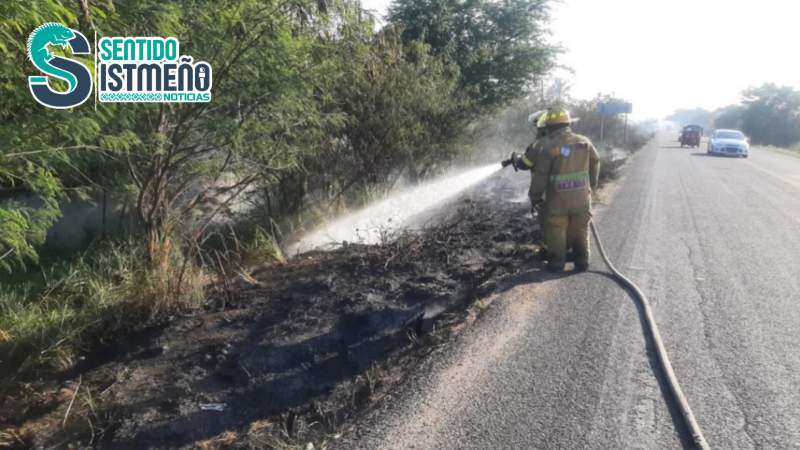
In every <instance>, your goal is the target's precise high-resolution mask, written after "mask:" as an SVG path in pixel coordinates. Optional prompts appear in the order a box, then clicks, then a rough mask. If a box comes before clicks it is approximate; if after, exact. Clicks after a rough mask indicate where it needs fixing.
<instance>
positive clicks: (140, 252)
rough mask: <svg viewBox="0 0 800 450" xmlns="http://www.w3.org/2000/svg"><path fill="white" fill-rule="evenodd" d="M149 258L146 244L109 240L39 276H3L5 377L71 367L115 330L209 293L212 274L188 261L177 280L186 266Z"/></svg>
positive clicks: (0, 343) (0, 318) (0, 330)
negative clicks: (15, 372)
mask: <svg viewBox="0 0 800 450" xmlns="http://www.w3.org/2000/svg"><path fill="white" fill-rule="evenodd" d="M147 261H148V260H147V258H146V254H145V251H144V248H143V247H142V246H140V245H135V244H134V243H132V242H123V243H107V244H105V245H104V246H103V247H102V248H94V249H90V251H88V252H87V253H86V254H84V255H80V256H78V257H76V258H74V259H71V260H69V261H62V262H59V263H54V264H53V265H51V266H50V267H48V268H47V269H43V270H41V272H40V273H38V274H29V275H28V276H26V277H17V279H16V280H14V279H6V280H5V281H3V282H2V285H1V286H0V360H1V361H2V364H0V367H3V368H4V369H3V372H6V373H4V374H3V375H7V374H8V373H9V372H11V371H12V370H14V369H16V370H18V371H25V370H29V369H46V370H56V371H59V370H66V369H68V368H70V367H72V366H74V364H75V363H76V361H77V358H78V356H79V355H80V354H81V353H82V352H84V351H87V350H89V349H91V348H92V347H93V346H95V345H97V344H102V343H105V342H106V341H108V340H109V339H110V338H111V337H113V336H114V335H115V334H116V333H119V332H122V331H129V330H133V329H136V328H138V327H141V326H142V325H145V324H147V323H150V322H151V321H152V320H153V319H154V318H157V316H158V315H160V314H163V313H164V312H166V311H174V310H176V309H180V308H185V307H187V306H190V305H193V304H196V303H197V302H198V301H199V300H201V299H202V298H203V296H204V286H205V285H206V283H207V279H206V277H205V275H204V274H203V273H202V271H201V270H200V269H199V268H197V267H195V266H193V265H189V266H188V269H187V270H186V274H185V276H184V277H183V280H182V283H180V285H177V282H176V280H177V279H178V278H179V277H178V274H177V273H176V272H177V270H178V269H179V268H180V267H182V265H181V264H169V265H167V266H161V267H153V265H152V264H148V262H147ZM174 262H177V261H174ZM7 371H8V372H7Z"/></svg>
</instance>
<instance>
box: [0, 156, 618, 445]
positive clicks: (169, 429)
mask: <svg viewBox="0 0 800 450" xmlns="http://www.w3.org/2000/svg"><path fill="white" fill-rule="evenodd" d="M613 173H614V171H608V172H607V174H609V175H613ZM506 175H507V174H506ZM526 183H527V179H526V177H524V176H520V175H517V176H516V177H512V176H502V175H501V176H497V177H495V178H493V179H492V180H490V181H489V182H487V183H484V184H483V185H481V186H480V187H478V188H475V189H472V190H471V191H470V192H468V193H466V194H465V195H463V196H462V197H461V198H460V199H459V200H458V201H456V202H454V203H453V204H452V205H451V207H449V208H445V209H444V211H445V212H444V213H439V215H438V216H436V217H429V218H427V219H428V220H430V221H431V223H436V225H433V226H429V227H425V228H423V229H422V230H421V231H416V232H404V233H403V234H400V235H395V236H390V237H388V236H387V240H386V243H383V244H381V245H372V246H365V245H359V244H349V245H345V246H343V247H341V248H339V249H337V250H334V251H330V252H312V253H307V254H303V255H299V256H298V257H295V258H294V259H292V260H290V261H289V262H288V263H287V264H285V265H281V266H262V267H257V268H254V269H253V270H252V271H251V272H250V273H248V274H239V276H237V277H236V280H235V281H234V282H231V283H225V284H218V285H215V286H212V287H211V288H210V289H209V298H208V300H207V302H206V304H205V308H204V309H203V310H202V311H197V312H196V313H194V314H191V315H185V316H180V317H174V318H173V319H172V320H171V321H170V322H169V323H167V324H166V325H163V326H160V327H157V328H154V329H150V330H148V331H145V332H142V333H139V334H136V335H131V336H121V337H120V338H119V340H118V342H117V344H115V345H113V346H112V347H110V348H106V349H104V350H103V351H102V352H100V353H95V354H90V355H86V359H85V360H84V361H83V363H82V364H81V365H80V366H79V367H78V368H77V369H76V370H74V371H71V372H69V373H63V374H60V375H59V376H56V377H44V378H39V379H36V378H31V377H28V378H27V379H25V378H20V379H19V380H16V381H15V382H14V389H13V390H11V391H7V392H10V395H7V396H6V397H5V398H4V399H3V400H2V405H1V408H0V411H2V412H1V413H0V424H1V425H0V426H1V427H2V428H0V429H2V430H3V431H2V433H3V434H2V435H0V437H2V442H3V443H5V444H6V445H9V446H12V447H19V448H26V447H35V448H36V447H38V448H44V447H48V448H49V447H81V448H84V447H92V446H96V447H107V448H108V447H113V448H144V447H159V448H164V447H167V448H182V447H183V448H186V447H200V448H222V447H226V448H228V447H236V448H265V447H266V448H295V447H301V448H306V447H307V446H308V445H309V443H313V445H315V446H316V448H319V447H323V448H324V447H325V445H326V442H330V441H331V440H334V439H336V437H337V433H338V432H339V430H341V429H342V427H343V426H344V425H346V424H348V423H350V422H352V421H353V420H354V419H355V418H357V416H358V415H359V414H360V413H361V412H363V411H364V410H365V409H368V408H370V406H371V405H373V404H376V403H377V402H380V400H381V398H382V397H383V395H384V394H385V393H386V392H387V391H388V390H389V389H391V388H392V387H393V386H396V385H397V384H398V383H399V382H401V381H402V380H403V378H404V377H405V375H407V374H409V373H411V372H412V371H413V370H414V368H415V367H417V365H418V364H419V361H420V359H422V358H426V357H432V355H433V356H434V357H435V354H436V352H437V351H444V348H446V343H447V341H448V339H449V338H450V337H451V336H452V335H453V334H456V333H458V332H459V331H460V330H461V329H462V328H463V326H464V325H465V324H467V323H469V322H470V321H471V320H473V319H474V318H475V317H476V316H477V315H478V314H479V312H480V310H481V309H482V307H483V306H485V305H483V304H482V303H481V302H480V301H479V300H480V299H481V298H484V297H486V296H487V295H488V294H489V293H490V292H492V291H493V290H494V289H495V287H496V285H497V283H498V282H500V281H501V280H502V279H504V278H506V277H508V276H510V275H513V274H515V273H517V272H519V271H522V270H530V269H531V268H532V267H538V266H539V264H540V263H539V262H538V260H536V258H535V257H534V252H535V246H532V245H530V242H531V234H532V232H533V222H532V219H531V216H530V214H529V209H528V208H529V206H528V203H527V199H526V198H525V197H524V189H525V185H526ZM214 409H219V410H214ZM309 448H310V447H309Z"/></svg>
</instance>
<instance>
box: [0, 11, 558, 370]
mask: <svg viewBox="0 0 800 450" xmlns="http://www.w3.org/2000/svg"><path fill="white" fill-rule="evenodd" d="M548 5H549V0H502V1H500V2H490V1H488V0H468V1H455V0H447V1H442V2H440V3H431V2H419V3H418V4H415V2H411V1H407V0H399V1H398V3H397V4H396V5H395V7H394V8H393V19H392V22H391V23H389V24H388V25H387V26H386V27H384V28H383V29H381V30H379V31H376V30H375V23H374V22H373V21H372V20H371V19H370V18H369V17H367V16H366V15H365V14H364V12H363V11H362V9H361V7H360V4H359V2H357V1H354V0H333V1H329V2H326V1H314V0H296V1H292V2H285V1H282V0H174V1H161V0H141V1H136V2H130V1H111V0H109V1H69V2H67V1H58V0H32V1H30V2H2V3H0V16H2V17H3V21H2V22H0V56H2V60H0V93H1V94H2V98H3V102H2V104H0V269H5V270H6V271H8V270H14V269H19V268H21V267H24V265H25V264H28V265H30V263H31V262H36V261H37V248H38V246H39V245H40V244H42V243H43V242H44V241H45V238H46V236H47V231H48V229H49V228H50V227H51V226H52V225H53V223H54V222H55V221H56V220H57V219H58V217H59V214H60V213H59V205H60V204H61V203H62V202H63V201H65V200H67V199H71V198H74V197H80V198H89V197H96V196H99V195H102V196H103V198H105V197H106V195H107V194H113V195H114V197H115V198H117V199H121V200H122V201H123V203H125V204H126V205H131V206H132V210H133V212H134V214H135V216H136V217H135V222H136V224H135V226H133V227H132V229H126V230H124V233H125V234H126V235H125V236H122V237H123V238H125V239H126V241H125V242H127V244H126V245H124V246H120V247H116V248H115V250H113V251H112V252H111V253H112V254H113V255H114V256H113V258H111V257H109V258H111V259H106V260H103V256H102V255H100V254H98V255H96V257H93V256H91V255H90V256H87V257H86V259H85V261H84V262H81V263H75V264H73V265H72V266H70V267H72V269H70V270H69V271H66V272H64V273H61V274H59V275H56V274H53V276H54V277H55V279H53V278H52V277H51V278H49V279H47V280H39V281H38V283H33V284H37V285H42V284H44V285H45V286H47V290H46V292H45V293H42V292H41V291H40V290H38V289H29V290H24V292H21V291H15V292H16V294H14V295H12V294H10V292H12V290H11V289H6V290H5V291H6V292H9V294H8V295H7V296H5V297H0V341H7V342H10V344H9V345H11V347H14V346H16V345H17V344H18V343H21V342H24V343H25V344H24V345H26V346H27V347H26V348H33V349H39V350H42V349H43V348H44V347H47V346H51V345H52V344H53V343H54V342H66V343H70V342H73V343H75V344H74V345H75V346H80V345H82V344H80V343H81V342H84V341H83V338H82V336H84V335H85V334H86V333H94V332H95V331H98V330H95V328H94V327H96V326H100V327H101V328H103V329H116V328H115V327H110V328H109V327H106V326H105V325H97V324H98V323H100V324H105V323H106V322H105V320H106V318H107V317H112V318H113V319H114V320H116V318H118V316H117V315H115V314H111V315H110V316H109V315H107V313H109V311H110V312H113V311H114V308H126V307H127V306H125V305H136V306H137V308H138V307H141V309H143V310H145V311H146V312H149V313H150V314H155V313H158V312H159V311H170V310H173V309H176V308H181V307H185V306H187V305H192V304H194V303H193V301H190V300H196V299H197V297H198V296H199V294H198V292H200V288H199V287H198V286H201V285H202V280H204V274H203V271H204V270H205V269H204V268H203V265H204V262H205V260H204V258H205V256H204V253H203V252H204V251H205V247H204V246H210V245H211V240H213V238H212V236H219V235H220V232H219V231H218V230H216V231H215V230H213V229H214V227H217V228H218V229H221V227H218V225H220V223H222V222H227V223H230V219H236V220H238V219H241V216H242V215H241V214H238V212H240V211H241V210H242V209H244V208H242V205H243V204H244V203H245V202H246V203H248V204H250V205H258V206H259V207H258V208H251V211H253V212H254V215H260V216H258V220H257V221H255V226H256V228H255V229H256V230H260V231H258V232H257V233H254V234H253V242H252V243H250V244H245V245H243V248H244V249H245V250H247V251H248V252H249V253H250V254H253V255H259V256H258V257H264V255H272V256H271V257H273V258H276V259H280V251H279V248H278V245H277V242H276V236H280V235H281V233H280V229H279V228H280V227H278V226H276V225H275V224H276V221H280V220H281V219H282V218H286V217H288V216H290V215H292V214H295V213H297V212H298V211H300V210H303V209H309V206H310V205H313V206H315V207H324V206H327V205H326V204H328V203H330V204H331V206H332V207H334V206H336V204H337V203H339V202H340V201H341V200H342V199H343V198H359V195H363V193H365V192H372V191H374V190H378V189H381V188H384V187H387V186H388V185H390V184H392V183H393V182H394V181H396V180H398V179H400V178H404V179H406V180H408V181H410V182H416V181H417V180H419V179H421V178H424V177H425V176H427V175H428V174H429V173H431V172H433V171H435V170H436V169H437V167H438V166H439V165H440V164H442V163H443V162H445V161H447V160H449V159H451V158H453V157H454V156H455V155H457V154H458V153H459V152H460V151H461V150H463V149H464V148H465V147H462V146H461V145H459V144H460V142H459V136H460V135H462V134H463V133H464V130H465V129H466V128H467V127H468V126H469V124H470V121H474V120H475V118H476V117H477V113H478V112H480V111H484V110H487V109H489V108H492V107H495V106H497V105H499V104H502V103H504V102H507V101H508V100H510V99H512V98H515V97H518V96H521V95H523V94H524V92H525V90H526V89H527V87H528V86H529V84H530V83H531V82H532V81H534V80H535V79H536V78H537V77H539V76H541V75H542V74H544V73H545V72H546V71H547V70H549V68H551V67H552V66H553V64H554V56H555V53H556V50H555V49H554V48H553V47H551V46H549V45H548V44H547V43H546V42H545V36H546V25H547V22H548ZM429 11H434V12H435V14H433V15H430V14H428V12H429ZM48 21H58V22H62V23H64V24H65V25H67V26H69V27H71V28H74V29H79V30H81V31H82V32H83V33H84V34H85V35H86V36H93V34H94V33H95V32H96V33H97V35H98V37H102V36H175V37H177V38H178V39H179V40H180V43H181V49H182V52H183V53H184V54H189V55H193V56H194V57H196V58H202V59H203V60H205V61H208V62H209V63H210V64H211V66H212V67H213V70H214V86H213V89H212V96H213V98H212V101H211V102H210V103H206V104H108V103H98V104H97V105H96V107H94V108H93V107H92V106H91V105H89V104H84V105H82V106H81V107H77V108H73V109H71V110H52V109H47V108H43V107H41V105H38V104H37V103H36V102H35V101H34V100H33V98H32V97H31V95H30V94H29V92H28V89H27V77H28V76H29V75H31V74H33V67H32V66H31V64H30V62H29V61H27V59H26V54H25V53H26V52H25V40H26V38H27V35H28V34H29V33H30V32H31V30H33V29H34V28H35V27H36V26H38V25H40V24H41V23H43V22H48ZM437 30H439V31H437ZM51 50H52V51H54V52H59V51H60V50H58V49H51ZM67 52H68V51H67ZM67 56H71V55H69V54H67ZM82 61H83V62H84V63H85V64H87V65H88V66H89V67H92V65H93V64H94V62H93V60H92V59H91V58H82ZM54 87H55V88H63V87H64V86H62V85H60V84H59V82H55V84H54ZM361 198H364V197H361ZM320 209H323V208H320ZM267 225H268V226H269V229H270V231H269V233H267V232H266V231H264V228H260V227H262V226H267ZM45 270H46V268H45ZM23 272H24V271H21V270H17V272H16V274H20V273H23ZM36 272H39V271H36ZM31 273H34V271H31ZM45 273H46V272H45ZM29 276H30V275H29ZM37 276H38V275H37ZM104 277H105V278H107V280H105V278H104ZM72 280H74V281H75V283H74V284H72ZM54 286H72V287H74V288H75V289H76V290H78V291H79V294H77V295H73V294H75V293H74V292H72V291H71V290H69V289H67V290H62V289H60V288H59V289H56V288H55V287H54ZM91 286H94V287H92V288H89V287H91ZM51 287H52V288H53V289H50V288H51ZM59 311H60V312H59ZM59 314H60V315H59ZM142 317H143V315H140V314H137V315H136V316H135V319H133V320H135V321H146V319H141V318H142ZM144 317H147V314H144ZM56 319H57V320H56ZM98 321H99V322H98ZM93 330H94V331H93ZM65 345H68V344H65ZM14 348H16V347H14ZM67 350H69V349H66V350H65V352H66V353H69V351H67ZM69 359H70V358H67V360H69Z"/></svg>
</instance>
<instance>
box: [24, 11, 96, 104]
mask: <svg viewBox="0 0 800 450" xmlns="http://www.w3.org/2000/svg"><path fill="white" fill-rule="evenodd" d="M53 46H59V47H61V48H68V47H69V48H70V49H71V50H72V54H73V55H88V54H90V53H91V47H90V46H89V40H88V39H86V36H84V35H83V34H82V33H81V32H80V31H77V30H73V29H71V28H67V27H66V26H65V25H63V24H60V23H56V22H48V23H45V24H43V25H41V26H39V27H37V28H36V29H35V30H33V32H32V33H31V35H30V36H29V37H28V58H30V60H31V62H32V63H33V65H34V66H36V68H37V69H39V71H41V72H42V73H43V74H44V76H41V75H36V76H31V77H28V87H29V88H30V91H31V94H33V98H34V99H35V100H36V101H37V102H39V103H41V104H42V105H44V106H47V107H50V108H57V109H64V108H72V107H75V106H78V105H80V104H81V103H83V102H85V101H86V99H88V98H89V96H90V95H91V93H92V85H93V81H92V72H91V71H90V70H89V68H88V67H86V66H85V65H84V64H83V63H81V62H80V61H77V60H74V59H70V58H66V57H63V56H57V55H54V54H53V53H51V51H50V50H51V47H53ZM48 77H55V78H59V79H61V80H64V81H66V82H67V84H68V86H69V87H68V88H67V91H66V92H59V91H55V90H53V89H52V88H51V87H50V85H49V84H48Z"/></svg>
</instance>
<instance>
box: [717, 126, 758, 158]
mask: <svg viewBox="0 0 800 450" xmlns="http://www.w3.org/2000/svg"><path fill="white" fill-rule="evenodd" d="M708 154H709V155H726V156H741V157H742V158H747V156H748V155H749V154H750V143H749V142H747V138H746V137H745V136H744V133H742V132H741V131H738V130H717V131H715V132H714V134H713V135H712V136H711V139H709V141H708Z"/></svg>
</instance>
